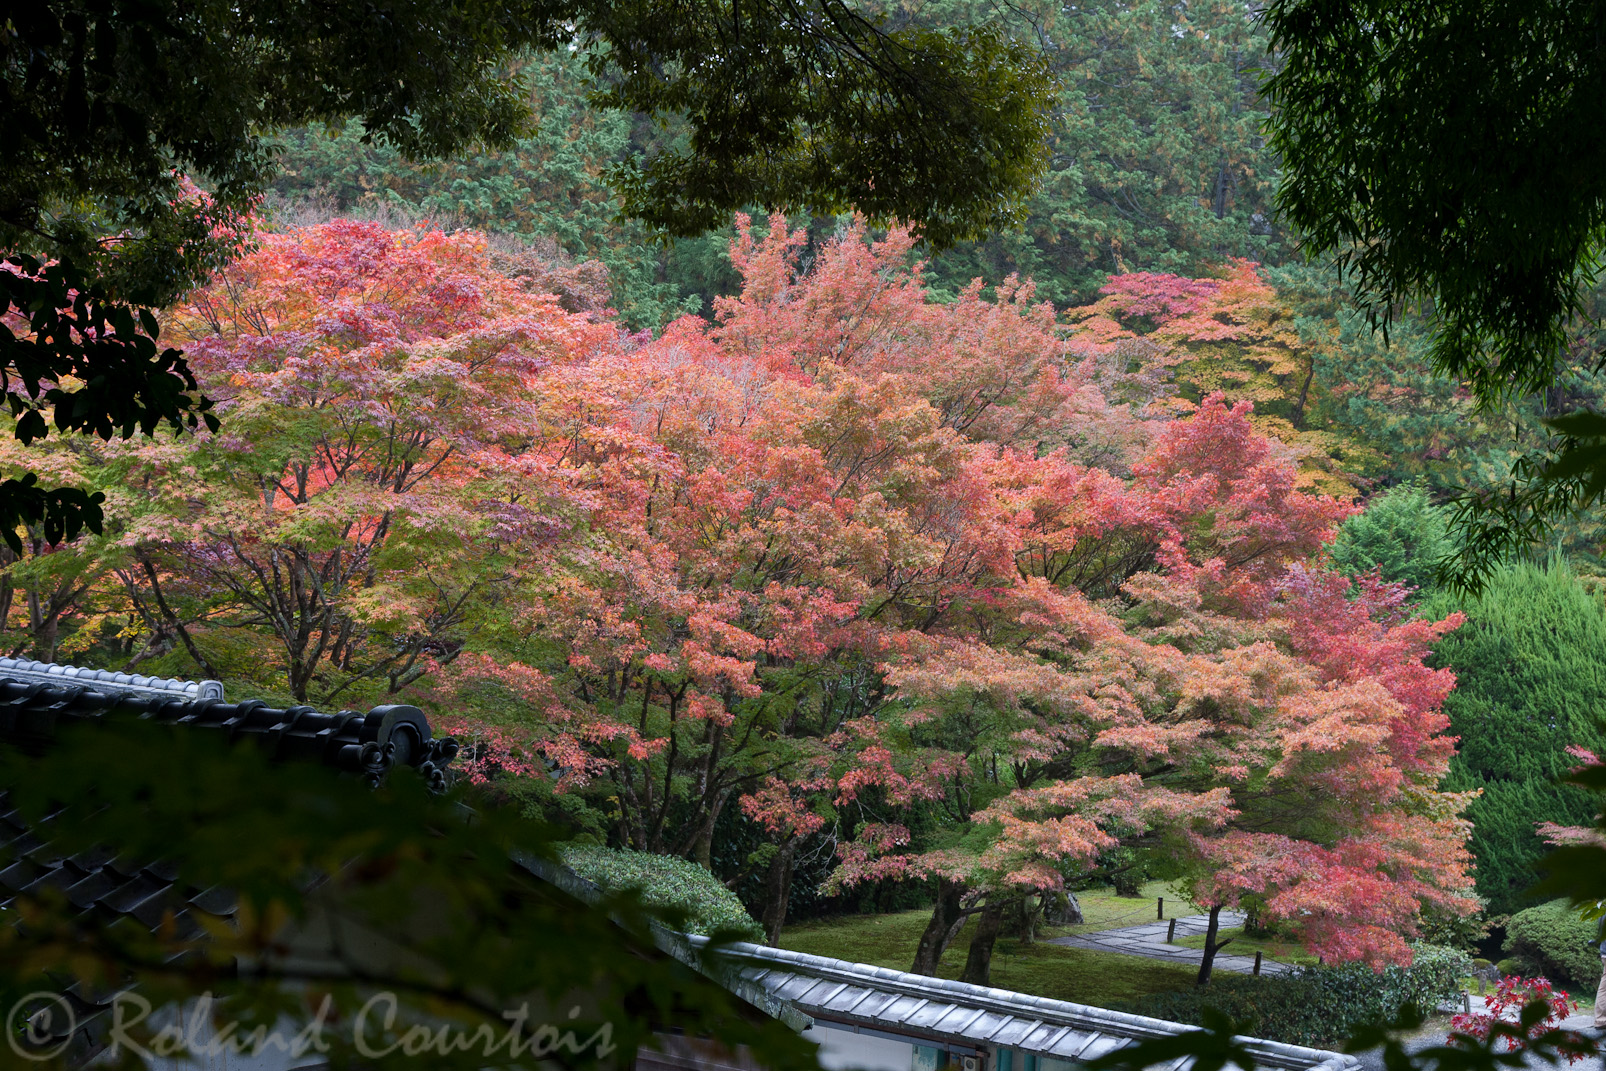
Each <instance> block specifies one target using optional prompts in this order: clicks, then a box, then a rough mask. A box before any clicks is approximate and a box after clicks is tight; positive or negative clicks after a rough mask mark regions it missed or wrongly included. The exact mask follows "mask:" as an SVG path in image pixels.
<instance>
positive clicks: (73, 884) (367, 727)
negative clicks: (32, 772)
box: [0, 663, 457, 938]
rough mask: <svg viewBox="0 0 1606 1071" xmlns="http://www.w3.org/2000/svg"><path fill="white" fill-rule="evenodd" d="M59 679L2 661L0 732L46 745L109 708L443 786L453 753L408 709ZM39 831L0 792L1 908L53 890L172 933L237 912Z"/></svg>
mask: <svg viewBox="0 0 1606 1071" xmlns="http://www.w3.org/2000/svg"><path fill="white" fill-rule="evenodd" d="M36 664H39V663H36ZM57 668H65V669H73V668H75V667H70V666H69V667H57ZM57 677H58V679H57V680H54V681H50V682H39V681H25V680H20V679H17V678H16V677H14V676H12V675H11V671H7V670H5V669H4V668H3V667H0V741H6V742H9V743H13V744H18V745H21V746H23V747H27V748H39V747H43V746H46V745H48V743H49V742H50V740H51V738H52V737H53V736H54V734H55V730H56V728H57V727H58V726H61V725H63V724H68V723H73V722H94V721H97V720H99V719H101V718H103V717H105V716H106V715H107V714H108V713H109V712H112V711H116V712H119V713H122V714H125V715H126V714H132V715H136V716H138V717H141V718H147V719H150V720H152V721H157V722H163V723H168V724H174V725H186V726H192V727H194V728H196V729H198V730H202V731H215V732H219V733H226V734H227V735H228V736H229V738H230V739H240V738H254V739H255V740H256V741H257V742H258V743H259V744H260V745H261V746H262V747H263V748H264V749H266V750H267V752H268V753H269V754H270V755H271V756H272V757H273V758H275V759H284V760H296V761H311V762H318V763H322V764H324V765H328V766H332V767H334V768H336V769H338V770H343V771H346V772H348V773H352V774H356V775H358V776H360V777H364V778H366V779H367V780H369V781H370V782H374V783H377V782H378V780H379V779H380V778H382V777H383V776H384V774H385V773H386V771H388V770H389V769H390V768H392V767H393V766H411V767H413V768H414V769H417V770H418V771H419V772H420V773H422V774H423V775H424V777H425V778H426V779H427V780H428V781H430V782H431V783H432V784H433V785H434V786H435V787H437V788H441V787H444V785H445V780H446V766H447V765H448V764H449V763H450V762H451V761H452V758H453V757H454V756H455V755H456V754H457V742H456V741H455V740H453V739H452V738H451V737H445V738H441V739H436V738H434V736H433V734H432V733H431V731H430V726H429V721H428V720H427V719H426V718H425V717H424V714H423V712H422V711H420V710H419V709H418V708H417V707H411V706H381V707H375V708H373V709H372V710H370V711H368V712H366V713H358V712H356V711H351V710H343V711H340V712H339V713H337V714H324V713H321V712H319V711H317V710H314V709H313V708H311V707H290V708H288V709H282V710H281V709H278V708H275V707H270V706H268V705H267V704H266V703H262V702H258V701H255V700H250V701H246V702H243V703H223V702H219V701H216V700H211V699H193V698H185V697H184V694H183V690H182V689H178V688H173V689H162V690H158V691H154V692H128V691H110V690H106V689H103V688H102V687H101V682H99V681H92V682H84V683H79V681H80V680H81V678H80V677H78V676H70V675H67V674H60V675H57ZM69 682H72V683H69ZM174 683H178V684H183V683H186V682H182V681H180V682H174ZM191 683H193V682H191ZM48 835H49V821H48V819H47V820H46V821H45V822H44V823H42V824H40V825H39V826H38V827H36V828H34V829H29V828H28V827H27V826H26V825H24V823H23V822H22V820H21V819H20V818H19V817H18V815H17V814H16V812H15V811H14V810H12V809H11V807H10V806H9V805H8V802H7V798H6V794H5V793H4V792H3V791H0V905H4V904H5V903H6V902H8V901H9V900H10V899H11V898H12V897H14V896H16V895H17V894H19V893H24V892H36V891H40V890H42V889H45V888H57V889H60V890H62V891H63V892H64V893H65V894H66V897H67V899H68V901H69V902H70V903H72V904H73V905H75V906H77V907H79V908H82V909H83V910H84V911H86V912H91V913H101V914H104V915H106V916H107V917H112V916H119V915H122V916H131V917H132V918H134V919H136V920H138V921H139V922H141V923H143V924H145V925H147V926H150V927H152V928H154V927H155V926H156V924H157V923H159V922H160V921H161V919H162V917H163V914H164V912H166V911H168V910H169V909H171V910H172V911H173V912H174V918H175V922H176V924H177V925H178V927H179V930H180V933H179V936H180V937H181V938H183V937H188V936H190V935H193V934H194V933H196V932H198V931H199V929H200V927H199V926H198V925H197V924H196V922H195V920H194V919H193V917H192V913H193V912H196V911H199V912H204V913H206V914H210V915H225V916H226V915H231V914H232V913H233V911H234V901H233V897H232V896H230V895H229V894H228V893H227V892H226V891H224V890H221V889H195V888H180V887H178V886H176V885H174V877H175V873H174V871H173V870H172V869H171V868H169V867H166V866H164V865H163V864H161V863H153V862H149V861H141V860H130V859H125V858H121V857H119V856H118V854H117V853H116V852H114V851H109V850H108V851H98V850H97V851H89V852H81V853H79V854H77V855H71V856H69V855H63V854H62V853H61V852H59V851H56V850H55V849H53V848H52V847H51V845H50V843H49V840H48Z"/></svg>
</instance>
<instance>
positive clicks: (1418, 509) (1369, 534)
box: [1331, 483, 1454, 595]
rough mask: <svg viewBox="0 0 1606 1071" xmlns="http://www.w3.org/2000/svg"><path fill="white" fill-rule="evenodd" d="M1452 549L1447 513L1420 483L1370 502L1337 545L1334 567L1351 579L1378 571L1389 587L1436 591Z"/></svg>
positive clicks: (1343, 531) (1340, 534)
mask: <svg viewBox="0 0 1606 1071" xmlns="http://www.w3.org/2000/svg"><path fill="white" fill-rule="evenodd" d="M1453 550H1454V544H1453V543H1452V542H1451V540H1450V530H1449V521H1448V518H1447V516H1446V514H1445V511H1444V510H1443V509H1442V508H1440V507H1438V506H1435V505H1434V504H1433V500H1432V499H1431V498H1429V497H1428V493H1427V489H1426V488H1424V487H1423V486H1422V485H1421V484H1416V483H1412V484H1405V485H1403V486H1400V487H1396V488H1393V489H1391V490H1389V491H1386V492H1384V493H1383V494H1380V495H1376V496H1374V497H1373V498H1372V499H1371V501H1369V502H1367V504H1366V510H1365V512H1363V513H1358V514H1356V515H1355V516H1353V517H1351V518H1349V519H1348V520H1346V521H1345V522H1344V524H1343V526H1342V527H1340V528H1339V530H1338V538H1336V539H1335V540H1334V541H1333V544H1332V547H1331V553H1332V556H1333V565H1334V567H1335V568H1337V569H1338V570H1339V571H1340V572H1342V573H1344V574H1346V575H1348V576H1358V575H1360V574H1362V573H1369V572H1371V571H1372V570H1373V569H1376V570H1378V571H1379V573H1380V575H1381V576H1382V578H1383V579H1384V580H1386V581H1389V582H1401V583H1406V584H1409V585H1411V587H1413V588H1415V589H1416V590H1417V591H1418V592H1420V593H1421V594H1423V595H1426V594H1428V593H1430V592H1431V591H1432V590H1433V587H1434V582H1435V577H1436V573H1437V570H1438V563H1439V562H1440V561H1441V560H1442V559H1443V558H1445V557H1447V556H1448V555H1449V554H1450V553H1451V552H1452V551H1453Z"/></svg>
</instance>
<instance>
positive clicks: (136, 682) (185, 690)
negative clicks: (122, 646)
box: [0, 658, 223, 700]
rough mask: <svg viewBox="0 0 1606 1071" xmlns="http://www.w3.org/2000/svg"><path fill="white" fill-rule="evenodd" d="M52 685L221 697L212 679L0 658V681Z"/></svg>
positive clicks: (217, 698) (203, 697)
mask: <svg viewBox="0 0 1606 1071" xmlns="http://www.w3.org/2000/svg"><path fill="white" fill-rule="evenodd" d="M4 678H10V679H12V680H21V681H30V682H48V683H52V684H81V685H86V686H89V687H92V688H95V689H96V690H98V691H108V692H117V693H120V694H138V695H170V696H174V697H181V698H186V699H213V700H221V699H222V698H223V683H222V682H221V681H213V680H200V681H191V680H182V679H180V678H177V677H148V676H145V675H144V674H140V673H122V672H119V671H116V670H109V669H90V668H88V667H87V666H74V665H69V664H67V663H64V662H39V661H35V660H34V659H31V658H0V679H4Z"/></svg>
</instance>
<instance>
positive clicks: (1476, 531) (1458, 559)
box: [1439, 410, 1606, 594]
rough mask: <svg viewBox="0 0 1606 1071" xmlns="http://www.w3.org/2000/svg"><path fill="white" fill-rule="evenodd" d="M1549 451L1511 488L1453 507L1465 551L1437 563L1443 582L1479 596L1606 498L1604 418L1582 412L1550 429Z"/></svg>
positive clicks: (1527, 462) (1463, 498) (1530, 460)
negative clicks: (1568, 521)
mask: <svg viewBox="0 0 1606 1071" xmlns="http://www.w3.org/2000/svg"><path fill="white" fill-rule="evenodd" d="M1545 425H1546V426H1547V427H1549V428H1550V429H1552V430H1553V431H1555V432H1557V433H1559V436H1560V437H1559V438H1558V439H1557V440H1555V444H1554V446H1553V447H1552V448H1551V449H1549V450H1532V451H1529V452H1528V453H1525V454H1522V455H1520V456H1519V457H1518V458H1517V459H1516V460H1515V461H1514V462H1513V463H1512V466H1511V472H1510V474H1509V476H1508V477H1507V479H1506V482H1505V483H1504V484H1502V485H1500V486H1499V487H1496V488H1492V489H1489V490H1482V491H1474V490H1463V491H1462V492H1460V493H1459V494H1458V495H1457V496H1456V497H1455V499H1454V500H1453V512H1452V514H1451V518H1452V525H1453V527H1454V529H1455V530H1456V532H1457V534H1458V535H1459V537H1460V544H1461V545H1460V547H1459V548H1458V549H1457V550H1456V551H1455V552H1454V553H1453V554H1451V555H1450V556H1449V557H1447V558H1445V559H1444V560H1443V561H1442V562H1440V563H1439V582H1440V583H1441V584H1445V585H1447V586H1450V587H1453V588H1456V589H1459V590H1462V591H1466V592H1469V593H1471V594H1477V593H1479V592H1480V591H1481V590H1482V588H1483V584H1484V581H1485V580H1486V579H1487V578H1488V576H1489V575H1490V574H1491V573H1492V572H1493V571H1494V570H1495V569H1496V568H1498V567H1499V566H1500V565H1501V564H1502V563H1504V562H1507V561H1510V560H1512V559H1513V558H1517V557H1520V556H1521V555H1523V554H1524V553H1527V552H1529V551H1531V549H1532V548H1534V547H1539V546H1544V545H1545V544H1547V543H1548V542H1550V540H1551V538H1552V537H1553V536H1554V535H1555V533H1556V531H1557V526H1558V525H1559V524H1560V523H1561V521H1562V520H1563V519H1564V518H1566V517H1569V516H1571V515H1573V514H1575V513H1576V512H1578V511H1580V510H1584V509H1588V508H1589V507H1590V506H1592V505H1595V504H1597V503H1599V502H1600V501H1601V500H1602V498H1603V497H1606V415H1602V414H1600V413H1594V412H1590V411H1588V410H1580V411H1578V412H1574V413H1568V414H1567V415H1565V416H1560V417H1556V418H1555V419H1553V420H1547V421H1545Z"/></svg>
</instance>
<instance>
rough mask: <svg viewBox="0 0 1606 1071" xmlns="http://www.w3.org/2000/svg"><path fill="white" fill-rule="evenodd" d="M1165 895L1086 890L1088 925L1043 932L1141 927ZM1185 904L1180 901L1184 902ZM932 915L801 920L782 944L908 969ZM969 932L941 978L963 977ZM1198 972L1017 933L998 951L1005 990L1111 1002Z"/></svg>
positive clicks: (951, 951) (949, 955)
mask: <svg viewBox="0 0 1606 1071" xmlns="http://www.w3.org/2000/svg"><path fill="white" fill-rule="evenodd" d="M1159 895H1166V894H1165V893H1164V891H1163V887H1161V891H1157V892H1155V893H1154V894H1153V895H1150V896H1149V897H1148V899H1147V900H1146V901H1143V900H1134V899H1124V898H1121V897H1117V896H1115V895H1114V893H1113V892H1110V893H1109V894H1108V895H1103V891H1102V890H1095V891H1094V892H1092V893H1079V894H1078V899H1079V900H1080V901H1081V904H1082V911H1083V914H1084V915H1085V916H1086V917H1087V919H1088V922H1087V923H1085V924H1083V925H1081V926H1074V927H1070V926H1065V927H1055V928H1052V929H1050V930H1047V931H1046V932H1045V933H1044V934H1043V935H1042V936H1043V937H1057V936H1060V935H1062V934H1066V933H1073V932H1079V931H1085V930H1095V929H1111V928H1113V927H1116V926H1130V925H1134V924H1136V923H1138V922H1142V921H1144V918H1143V917H1142V916H1137V917H1132V918H1130V919H1128V918H1127V916H1128V915H1130V914H1132V913H1133V912H1134V911H1137V910H1139V909H1142V910H1146V911H1147V918H1149V919H1152V918H1154V897H1155V896H1159ZM1170 899H1171V898H1170V896H1169V895H1166V900H1167V912H1166V913H1167V915H1169V914H1170V913H1171V912H1170ZM1181 906H1182V905H1181V904H1180V903H1179V904H1178V907H1179V908H1180V907H1181ZM930 918H931V912H930V911H926V910H920V911H903V912H899V913H897V914H892V915H851V916H847V917H844V918H834V919H823V920H819V921H815V922H799V923H794V924H792V925H790V926H788V927H786V929H785V930H783V931H782V933H781V947H782V948H790V949H793V950H795V951H798V952H808V953H810V954H812V955H816V956H831V957H834V958H836V959H845V960H852V961H854V962H856V963H870V964H874V965H876V966H879V967H892V968H894V969H896V970H900V971H906V970H908V969H909V964H910V963H912V962H913V961H914V956H915V946H916V945H917V944H919V942H920V934H921V932H922V931H923V930H924V929H925V928H926V923H927V922H928V921H929V920H930ZM969 931H970V928H969V926H966V927H965V929H962V930H960V931H959V935H958V936H957V937H955V938H954V941H953V943H952V944H950V945H949V946H948V951H947V952H946V953H944V955H943V958H942V963H941V965H940V967H939V969H938V974H939V975H940V976H941V977H943V978H958V977H959V972H960V971H961V970H962V969H963V968H964V966H965V956H966V954H967V953H968V952H969V949H970V932H969ZM1194 974H1195V972H1194V971H1193V970H1192V969H1191V968H1184V967H1177V966H1175V965H1173V964H1169V963H1164V962H1161V961H1159V960H1151V959H1143V958H1141V957H1139V956H1122V955H1117V954H1115V953H1108V952H1092V951H1088V950H1086V949H1081V948H1063V947H1061V946H1059V945H1051V944H1046V943H1044V942H1043V941H1042V940H1039V941H1037V942H1036V943H1034V944H1030V945H1023V944H1021V943H1020V942H1019V941H1017V940H1014V939H1012V938H1007V937H1001V938H999V940H998V944H997V945H996V946H994V949H993V968H992V980H991V981H992V984H993V985H995V986H997V987H999V988H1000V989H1013V990H1016V991H1017V992H1021V993H1034V994H1037V995H1038V996H1044V997H1054V998H1056V999H1059V1000H1072V1001H1076V1002H1077V1003H1080V1004H1092V1005H1095V1006H1098V1007H1110V1006H1112V1005H1115V1004H1118V1003H1121V1002H1122V1001H1128V1000H1133V999H1135V998H1137V997H1141V996H1144V995H1146V994H1148V993H1159V992H1164V991H1166V990H1172V989H1187V988H1189V987H1190V986H1192V985H1193V982H1194Z"/></svg>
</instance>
